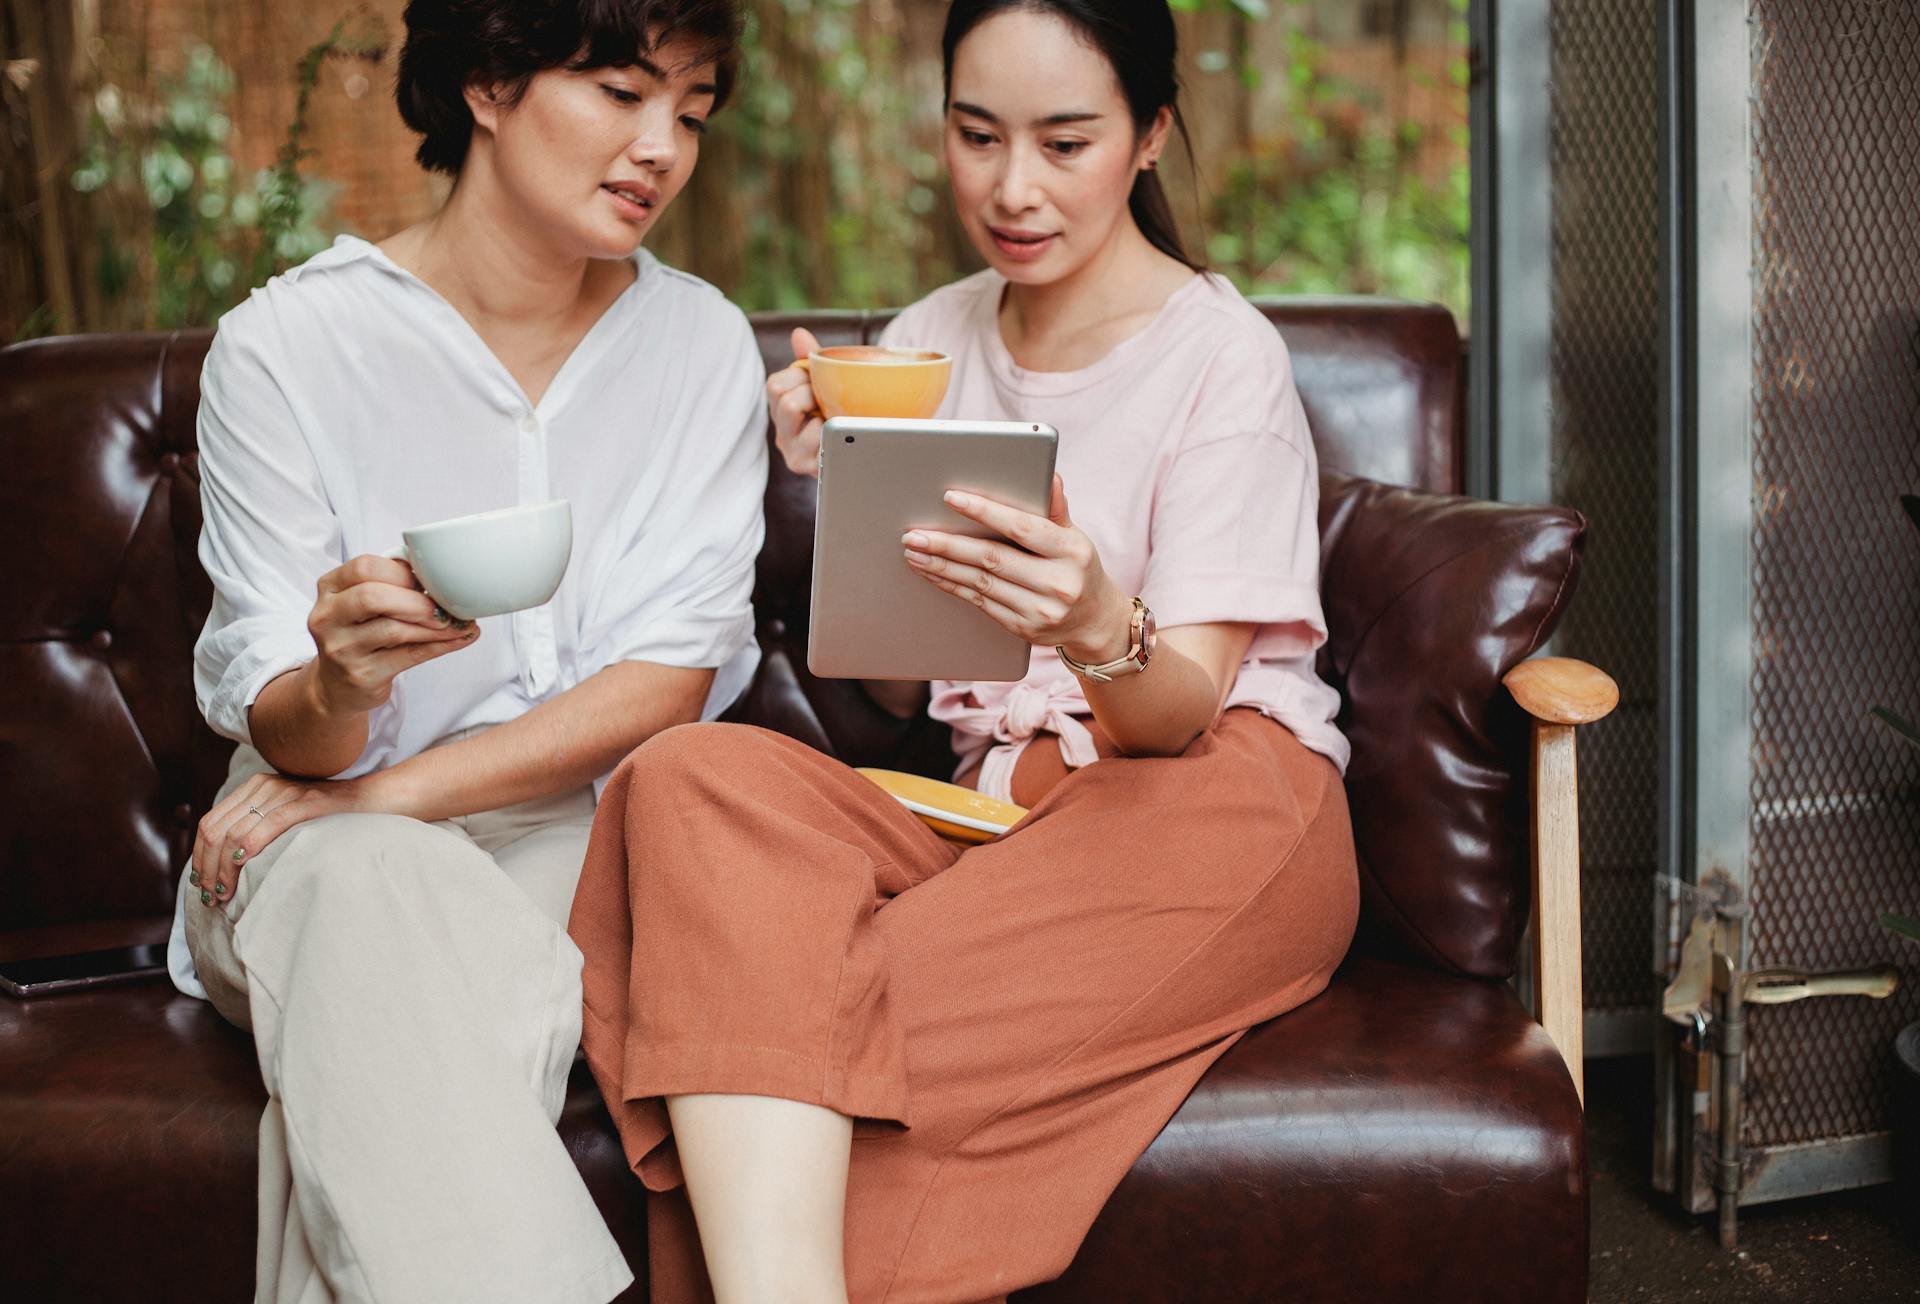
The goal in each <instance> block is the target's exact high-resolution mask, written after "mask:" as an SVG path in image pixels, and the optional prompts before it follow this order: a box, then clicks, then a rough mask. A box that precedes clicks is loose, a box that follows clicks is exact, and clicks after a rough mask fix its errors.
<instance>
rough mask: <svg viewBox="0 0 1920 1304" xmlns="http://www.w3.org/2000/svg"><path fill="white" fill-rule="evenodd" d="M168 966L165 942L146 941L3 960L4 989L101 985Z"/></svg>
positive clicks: (24, 991) (30, 991) (19, 991)
mask: <svg viewBox="0 0 1920 1304" xmlns="http://www.w3.org/2000/svg"><path fill="white" fill-rule="evenodd" d="M166 967H167V944H166V943H165V942H142V943H140V944H139V945H137V946H115V947H109V948H108V949H106V950H104V951H82V952H80V953H78V954H77V955H48V956H42V957H41V958H39V959H37V960H0V990H5V991H6V992H7V994H8V995H10V996H21V997H25V996H42V995H45V994H46V993H48V992H64V991H71V990H73V989H75V988H79V987H98V986H100V985H101V984H103V983H117V982H126V981H127V980H129V979H132V978H144V977H146V976H147V975H149V974H154V973H159V972H161V971H162V970H164V969H165V968H166Z"/></svg>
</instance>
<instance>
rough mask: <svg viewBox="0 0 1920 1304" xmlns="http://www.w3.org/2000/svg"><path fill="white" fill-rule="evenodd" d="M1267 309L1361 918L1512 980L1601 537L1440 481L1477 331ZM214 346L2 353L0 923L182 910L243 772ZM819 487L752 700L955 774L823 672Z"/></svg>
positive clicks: (783, 717)
mask: <svg viewBox="0 0 1920 1304" xmlns="http://www.w3.org/2000/svg"><path fill="white" fill-rule="evenodd" d="M1263 306H1264V307H1265V310H1266V312H1267V314H1268V316H1269V317H1270V318H1272V319H1273V320H1274V321H1275V323H1276V324H1277V325H1278V326H1279V328H1280V330H1281V331H1282V333H1283V334H1284V335H1285V336H1286V338H1287V341H1288V345H1289V347H1290V349H1291V351H1292V354H1293V360H1294V368H1295V373H1296V375H1297V377H1298V379H1299V384H1300V389H1301V394H1302V397H1303V399H1304V400H1305V404H1306V408H1307V413H1308V417H1309V420H1310V421H1311V423H1312V425H1313V429H1314V433H1315V439H1316V442H1317V444H1318V447H1319V451H1320V456H1321V462H1322V466H1323V470H1324V471H1325V472H1326V477H1325V480H1324V486H1323V504H1322V531H1323V547H1324V551H1325V556H1324V559H1323V563H1324V565H1323V568H1324V571H1325V575H1326V587H1327V611H1328V620H1329V625H1330V626H1331V628H1332V641H1331V642H1330V644H1329V646H1328V648H1327V650H1326V653H1325V654H1324V655H1323V657H1322V665H1323V671H1324V673H1326V675H1327V676H1328V678H1329V680H1330V682H1333V683H1334V684H1335V685H1336V686H1338V687H1340V688H1342V690H1343V692H1344V693H1345V695H1346V709H1345V712H1344V714H1343V716H1342V720H1341V723H1342V726H1343V727H1344V728H1345V729H1346V730H1347V731H1348V733H1349V736H1350V737H1352V739H1353V740H1354V743H1355V760H1354V765H1353V769H1352V771H1351V772H1350V774H1349V791H1350V794H1351V797H1352V801H1353V810H1354V821H1355V825H1356V829H1357V834H1358V842H1359V846H1360V853H1361V860H1362V867H1363V878H1364V880H1365V890H1366V911H1365V913H1366V917H1367V920H1368V924H1369V927H1370V928H1371V929H1372V931H1373V932H1374V933H1375V935H1377V936H1379V937H1381V938H1383V939H1385V940H1386V941H1387V942H1389V943H1390V944H1392V945H1393V946H1395V947H1396V948H1398V949H1400V950H1403V951H1410V952H1412V953H1414V954H1417V955H1419V956H1421V957H1423V958H1425V959H1426V960H1428V961H1429V962H1430V963H1434V964H1438V965H1441V966H1444V967H1448V968H1453V969H1457V970H1460V971H1463V972H1468V973H1478V974H1486V975H1490V976H1491V975H1499V974H1504V973H1505V972H1507V971H1508V969H1509V968H1510V967H1511V964H1512V959H1513V952H1514V947H1515V944H1516V942H1517V939H1518V935H1519V926H1520V918H1521V915H1522V914H1523V913H1524V909H1525V895H1524V887H1523V885H1524V881H1525V877H1524V868H1525V856H1526V846H1525V842H1524V839H1523V838H1522V837H1521V835H1520V826H1519V822H1518V809H1519V808H1518V798H1519V788H1518V776H1519V774H1520V770H1521V765H1520V762H1521V757H1522V755H1523V750H1522V749H1523V745H1524V739H1523V733H1522V729H1521V726H1520V724H1519V721H1518V720H1517V718H1516V717H1515V716H1514V714H1513V712H1512V710H1511V707H1510V704H1508V703H1507V702H1506V699H1505V697H1504V694H1502V693H1501V692H1500V691H1499V689H1498V679H1499V675H1500V674H1501V673H1503V672H1504V671H1505V669H1506V668H1507V667H1509V666H1510V665H1512V664H1513V663H1515V662H1517V661H1518V660H1520V659H1522V658H1524V657H1525V656H1526V655H1527V654H1528V653H1530V652H1531V651H1533V649H1534V648H1535V647H1536V646H1537V645H1538V643H1539V642H1540V640H1541V639H1543V638H1544V637H1545V636H1546V634H1547V633H1548V632H1549V631H1550V630H1551V628H1552V625H1553V623H1554V622H1555V621H1556V620H1557V619H1558V617H1559V614H1560V612H1561V610H1562V609H1563V608H1564V604H1565V601H1566V600H1567V596H1568V594H1569V593H1570V591H1571V587H1572V580H1573V577H1574V574H1575V572H1576V569H1577V555H1578V547H1579V539H1580V531H1581V524H1580V522H1579V519H1578V517H1577V516H1575V515H1574V514H1572V513H1570V512H1564V511H1559V510H1556V509H1520V508H1510V507H1501V506H1496V505H1493V504H1478V503H1471V502H1468V501H1466V500H1461V499H1454V498H1436V497H1434V496H1433V493H1439V494H1447V493H1452V492H1455V491H1457V489H1458V487H1459V482H1460V453H1461V427H1460V411H1461V406H1460V353H1459V339H1458V336H1457V334H1456V332H1455V330H1454V326H1453V320H1452V318H1451V316H1450V315H1448V314H1447V313H1446V312H1445V310H1443V309H1440V308H1436V307H1432V306H1427V305H1411V304H1398V303H1388V302H1383V301H1376V300H1288V301H1283V302H1275V303H1270V304H1266V305H1263ZM887 320H888V318H887V317H886V316H885V315H882V314H871V313H853V312H838V313H836V312H816V313H807V314H797V315H777V314H763V315H761V316H758V317H756V319H755V328H756V330H757V332H758V334H759V337H760V341H761V346H762V350H763V352H764V353H765V355H766V358H767V360H768V363H769V365H770V366H780V365H784V363H785V362H786V361H787V359H788V356H789V354H788V352H787V335H788V331H789V330H790V329H791V327H792V326H794V325H806V326H808V327H809V328H810V329H812V330H813V331H814V333H815V334H816V335H818V336H819V337H820V338H821V339H822V341H823V342H826V343H829V344H831V343H841V342H855V341H861V340H868V339H872V338H874V337H875V336H877V335H878V333H879V331H880V329H881V327H882V326H884V324H885V322H886V321H887ZM210 339H211V335H210V333H209V332H205V331H196V332H182V333H178V334H174V335H130V336H90V337H74V338H65V339H54V340H43V341H37V342H34V343H30V344H23V345H15V346H12V347H9V348H6V349H0V449H4V452H5V454H6V458H5V460H6V464H7V465H8V467H9V468H10V471H9V475H8V476H7V477H6V478H4V479H0V549H4V551H0V555H4V556H5V557H7V558H8V561H9V565H8V567H7V569H6V571H5V578H4V579H0V674H3V675H4V680H0V682H4V683H5V684H6V691H5V696H4V698H3V699H0V792H4V793H5V800H4V802H0V929H11V928H17V927H24V926H29V925H36V924H51V923H63V922H70V921H77V920H89V919H100V918H110V917H118V916H134V915H150V914H155V913H160V912H163V911H165V910H167V909H168V908H169V905H170V900H171V886H170V885H171V883H172V880H173V876H174V875H175V873H177V867H178V866H179V865H180V864H181V863H183V861H184V859H185V857H186V854H187V849H188V847H189V846H190V845H191V838H192V829H193V824H194V821H195V819H196V818H197V817H198V814H199V813H200V812H203V811H204V810H205V809H206V805H207V802H208V801H209V799H210V798H211V796H212V793H213V792H214V790H215V789H216V788H217V787H218V784H219V781H220V778H221V776H222V774H223V772H224V765H225V757H226V755H227V753H228V751H229V750H230V749H229V745H228V744H226V743H225V742H223V741H222V740H220V739H218V738H216V737H215V736H214V735H213V734H212V733H211V732H210V731H209V730H207V728H206V727H205V725H204V724H203V723H201V721H200V720H199V718H198V716H197V714H196V712H195V709H194V704H193V692H192V682H191V651H192V646H193V640H194V638H195V636H196V635H197V633H198V631H199V628H200V625H201V622H202V621H203V620H204V619H205V616H206V609H207V603H208V598H209V594H208V587H207V582H206V579H205V576H204V575H203V574H202V572H201V571H200V568H199V565H198V562H197V560H196V558H195V545H196V540H197V536H198V531H199V521H200V512H199V497H198V492H197V479H196V474H197V471H196V463H195V454H194V434H193V429H194V413H195V407H196V404H197V401H198V399H197V393H198V379H199V373H200V365H201V362H202V361H203V359H204V357H205V354H206V349H207V345H208V342H209V340H210ZM1342 472H1345V473H1348V474H1349V475H1353V476H1364V477H1367V478H1366V479H1364V480H1358V479H1350V478H1348V476H1347V475H1342V474H1340V473H1342ZM1374 481H1387V482H1389V483H1392V484H1400V485H1407V486H1412V487H1414V488H1417V489H1423V490H1428V491H1431V492H1430V493H1424V494H1422V493H1405V492H1400V491H1395V490H1391V489H1388V488H1386V487H1385V486H1383V485H1380V484H1375V483H1373V482H1374ZM812 488H813V487H812V483H811V481H805V480H800V479H797V478H796V477H794V476H791V475H789V474H788V473H787V472H786V471H785V470H784V468H781V467H779V466H778V464H777V462H776V466H775V469H774V471H773V474H772V475H771V476H770V477H769V483H768V489H767V514H768V536H767V539H768V541H767V546H766V549H765V550H764V552H763V554H762V556H761V560H760V569H759V576H758V585H757V591H756V594H755V606H756V609H757V614H758V621H759V629H760V637H761V641H762V644H763V647H764V648H765V651H766V657H765V665H764V668H763V670H762V672H761V674H760V675H759V676H758V678H757V679H756V681H755V683H754V684H753V686H752V687H751V688H750V689H749V691H748V694H747V696H746V698H745V699H743V701H742V702H741V703H740V704H739V705H738V706H737V707H736V708H735V711H734V712H733V713H732V714H733V716H734V717H735V718H740V719H749V720H753V721H756V722H758V723H762V724H766V725H768V726H769V727H773V728H778V729H781V730H783V731H785V732H788V733H791V734H793V735H794V736H796V737H799V738H802V739H804V740H806V741H808V742H810V743H812V744H813V745H815V746H817V747H820V748H822V749H823V750H826V751H829V752H832V753H833V754H835V755H839V756H842V757H844V758H846V759H848V760H851V761H854V762H857V763H871V762H881V763H889V764H894V765H902V766H908V767H911V768H917V769H921V770H924V771H927V772H932V773H943V772H944V771H945V770H946V769H947V768H948V767H949V766H950V764H951V751H950V750H949V748H948V744H947V739H946V736H945V734H944V731H943V730H941V729H940V728H939V727H938V726H934V725H932V724H931V723H930V722H928V721H925V720H924V719H923V720H920V721H916V722H913V723H910V724H903V723H902V722H900V721H896V720H894V719H892V718H891V717H889V716H887V715H886V714H885V713H884V712H881V711H879V710H877V709H876V708H874V707H873V706H872V704H871V703H870V702H868V701H867V699H866V698H865V696H864V694H862V693H861V692H860V691H859V690H858V688H856V687H854V686H851V685H848V684H844V683H838V682H832V681H820V680H815V679H813V678H812V677H811V676H809V675H808V674H807V673H806V670H805V659H806V658H805V645H806V613H807V601H808V584H809V579H810V569H811V545H812V519H813V493H812Z"/></svg>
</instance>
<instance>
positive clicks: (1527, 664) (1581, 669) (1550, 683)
mask: <svg viewBox="0 0 1920 1304" xmlns="http://www.w3.org/2000/svg"><path fill="white" fill-rule="evenodd" d="M1504 682H1505V683H1506V685H1507V691H1508V692H1510V693H1512V694H1513V700H1514V701H1516V702H1518V703H1520V708H1521V709H1522V710H1523V711H1525V712H1526V713H1527V714H1528V715H1530V716H1532V717H1533V718H1534V719H1536V720H1543V721H1545V722H1546V723H1548V724H1591V723H1593V722H1594V721H1595V720H1598V719H1601V718H1602V717H1604V716H1605V715H1607V713H1608V712H1610V711H1612V710H1613V708H1614V707H1616V706H1618V705H1619V704H1620V685H1618V684H1616V683H1614V682H1613V676H1612V675H1609V674H1608V673H1607V672H1606V671H1604V670H1602V669H1600V668H1599V667H1598V666H1592V665H1588V664H1587V663H1586V662H1585V661H1578V660H1575V659H1574V658H1573V657H1534V658H1533V659H1532V660H1531V661H1522V662H1521V663H1520V664H1519V665H1517V666H1515V667H1514V668H1513V669H1511V670H1509V671H1508V672H1507V677H1506V679H1505V681H1504Z"/></svg>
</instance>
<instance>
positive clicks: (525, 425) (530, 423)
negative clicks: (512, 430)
mask: <svg viewBox="0 0 1920 1304" xmlns="http://www.w3.org/2000/svg"><path fill="white" fill-rule="evenodd" d="M535 424H536V423H535V422H534V419H533V418H532V417H521V418H520V429H521V430H522V431H524V432H525V433H527V434H529V435H530V434H532V433H533V429H534V425H535Z"/></svg>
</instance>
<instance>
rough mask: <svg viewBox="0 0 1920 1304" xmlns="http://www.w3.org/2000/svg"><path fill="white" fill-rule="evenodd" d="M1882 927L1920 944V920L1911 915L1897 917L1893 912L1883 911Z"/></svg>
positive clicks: (1881, 916)
mask: <svg viewBox="0 0 1920 1304" xmlns="http://www.w3.org/2000/svg"><path fill="white" fill-rule="evenodd" d="M1880 926H1881V927H1882V928H1884V929H1886V930H1887V931H1888V932H1891V933H1896V934H1898V935H1899V936H1901V937H1904V938H1906V939H1907V940H1908V941H1910V942H1920V919H1915V918H1913V917H1912V916H1911V915H1896V914H1894V913H1893V911H1891V910H1883V911H1881V912H1880Z"/></svg>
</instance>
